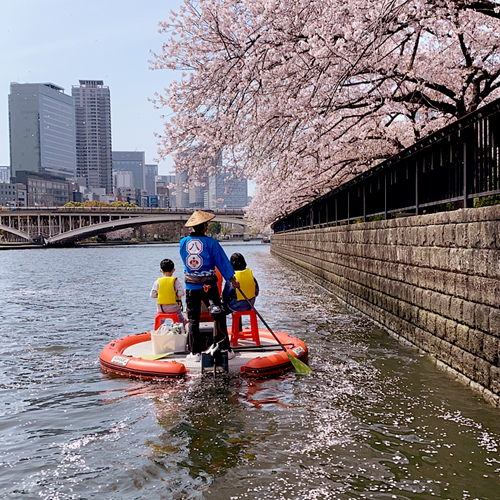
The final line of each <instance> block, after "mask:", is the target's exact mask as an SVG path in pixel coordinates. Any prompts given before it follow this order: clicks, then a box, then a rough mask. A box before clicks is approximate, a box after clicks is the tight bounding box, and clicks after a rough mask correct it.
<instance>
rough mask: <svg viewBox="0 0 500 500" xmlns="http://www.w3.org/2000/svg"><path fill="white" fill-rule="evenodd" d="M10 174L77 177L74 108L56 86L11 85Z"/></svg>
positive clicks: (70, 101) (71, 99) (38, 84)
mask: <svg viewBox="0 0 500 500" xmlns="http://www.w3.org/2000/svg"><path fill="white" fill-rule="evenodd" d="M9 132H10V162H11V175H12V176H15V175H16V173H17V172H18V171H28V172H36V173H47V174H52V175H56V176H61V175H62V176H63V177H65V178H66V179H70V178H74V177H75V174H76V153H75V106H74V101H73V98H72V97H71V96H69V95H67V94H65V93H64V89H63V88H62V87H59V86H57V85H54V84H53V83H11V85H10V94H9Z"/></svg>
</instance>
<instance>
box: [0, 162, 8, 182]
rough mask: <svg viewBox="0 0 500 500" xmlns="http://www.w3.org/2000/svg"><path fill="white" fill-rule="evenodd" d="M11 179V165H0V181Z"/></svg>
mask: <svg viewBox="0 0 500 500" xmlns="http://www.w3.org/2000/svg"><path fill="white" fill-rule="evenodd" d="M9 181H10V167H9V166H1V167H0V182H9Z"/></svg>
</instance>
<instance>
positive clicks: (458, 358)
mask: <svg viewBox="0 0 500 500" xmlns="http://www.w3.org/2000/svg"><path fill="white" fill-rule="evenodd" d="M464 352H465V351H464V350H463V349H460V348H459V347H457V346H452V348H451V367H452V368H454V369H455V370H457V371H458V372H460V373H463V372H464V370H463V368H464V359H463V357H464Z"/></svg>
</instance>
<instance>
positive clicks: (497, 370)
mask: <svg viewBox="0 0 500 500" xmlns="http://www.w3.org/2000/svg"><path fill="white" fill-rule="evenodd" d="M490 390H491V391H492V392H494V393H495V394H500V367H498V366H493V365H492V366H490Z"/></svg>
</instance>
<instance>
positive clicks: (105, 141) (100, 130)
mask: <svg viewBox="0 0 500 500" xmlns="http://www.w3.org/2000/svg"><path fill="white" fill-rule="evenodd" d="M71 90H72V95H73V98H74V99H75V115H76V169H77V177H78V178H81V179H84V180H85V185H86V186H87V187H88V188H90V189H92V188H101V189H104V190H105V192H106V193H107V194H112V193H113V160H112V156H111V150H112V148H111V96H110V93H109V87H106V86H104V83H103V81H102V80H80V85H79V86H77V85H73V87H72V89H71Z"/></svg>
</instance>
